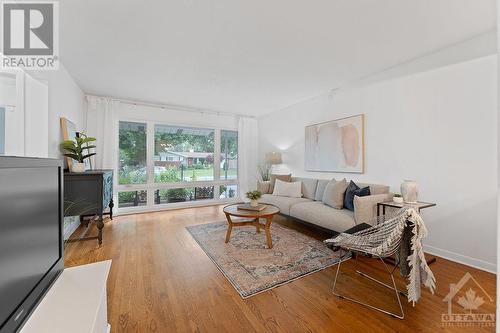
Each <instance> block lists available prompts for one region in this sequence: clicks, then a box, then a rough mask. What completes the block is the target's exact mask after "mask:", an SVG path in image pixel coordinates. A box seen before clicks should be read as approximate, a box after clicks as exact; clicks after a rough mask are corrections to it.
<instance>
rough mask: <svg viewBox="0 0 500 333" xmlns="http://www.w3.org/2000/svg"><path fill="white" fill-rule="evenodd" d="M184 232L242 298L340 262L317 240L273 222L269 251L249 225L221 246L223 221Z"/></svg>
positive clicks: (336, 254) (225, 229)
mask: <svg viewBox="0 0 500 333" xmlns="http://www.w3.org/2000/svg"><path fill="white" fill-rule="evenodd" d="M186 229H187V230H188V231H189V233H190V234H191V235H192V236H193V238H194V239H195V240H196V241H197V242H198V244H199V245H200V246H201V248H202V249H203V251H205V253H206V254H207V255H208V256H209V257H210V259H212V261H213V262H214V263H215V265H217V267H218V268H219V270H220V271H221V272H222V273H223V274H224V275H225V276H226V278H227V279H228V280H229V281H230V282H231V284H232V285H233V286H234V288H235V289H236V291H238V293H239V294H240V295H241V297H242V298H248V297H251V296H254V295H256V294H258V293H261V292H263V291H266V290H269V289H271V288H274V287H277V286H280V285H282V284H285V283H288V282H291V281H293V280H295V279H298V278H300V277H303V276H305V275H308V274H311V273H314V272H317V271H319V270H322V269H324V268H326V267H329V266H332V265H334V264H336V263H337V262H338V261H339V260H340V254H339V253H338V252H333V251H331V250H330V249H328V248H327V247H326V246H325V245H324V244H323V243H322V242H321V241H318V240H316V239H314V238H311V237H308V236H306V235H304V234H301V233H299V232H297V231H295V230H292V229H289V228H286V227H283V226H281V225H279V224H276V223H275V224H272V225H271V236H272V240H273V248H272V249H268V248H267V246H266V236H265V232H264V230H263V229H262V231H261V233H260V234H258V233H257V232H256V230H255V227H253V226H248V227H237V228H233V231H232V234H231V240H230V241H229V243H228V244H226V243H224V239H225V236H226V231H227V222H215V223H208V224H200V225H195V226H189V227H186ZM339 252H340V251H339Z"/></svg>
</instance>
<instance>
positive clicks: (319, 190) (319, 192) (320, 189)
mask: <svg viewBox="0 0 500 333" xmlns="http://www.w3.org/2000/svg"><path fill="white" fill-rule="evenodd" d="M332 180H333V181H335V178H333V179H332ZM329 182H330V180H329V179H318V185H317V186H316V193H315V194H314V200H316V201H323V194H324V193H325V187H326V185H328V183H329Z"/></svg>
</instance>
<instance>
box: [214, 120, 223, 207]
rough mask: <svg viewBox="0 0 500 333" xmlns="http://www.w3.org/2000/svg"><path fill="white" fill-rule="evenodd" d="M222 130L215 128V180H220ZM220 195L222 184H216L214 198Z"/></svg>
mask: <svg viewBox="0 0 500 333" xmlns="http://www.w3.org/2000/svg"><path fill="white" fill-rule="evenodd" d="M220 133H221V130H220V129H218V128H217V129H215V138H214V145H215V147H214V181H216V182H219V181H220V162H221V161H220V155H221V151H220V143H221V135H220ZM219 196H220V186H215V185H214V198H219Z"/></svg>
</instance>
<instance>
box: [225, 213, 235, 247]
mask: <svg viewBox="0 0 500 333" xmlns="http://www.w3.org/2000/svg"><path fill="white" fill-rule="evenodd" d="M226 219H227V233H226V243H229V239H230V238H231V231H232V230H233V221H231V216H230V215H229V214H226Z"/></svg>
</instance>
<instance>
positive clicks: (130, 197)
mask: <svg viewBox="0 0 500 333" xmlns="http://www.w3.org/2000/svg"><path fill="white" fill-rule="evenodd" d="M117 167H118V170H117V171H118V176H119V181H118V185H117V192H118V207H119V208H124V209H126V208H133V207H138V206H142V207H143V208H154V207H158V206H159V205H172V204H179V203H189V202H199V201H207V200H225V199H234V198H237V197H238V132H236V131H230V130H220V129H215V128H197V127H186V126H174V125H169V124H157V123H154V122H150V121H147V122H134V121H120V126H119V161H118V166H117Z"/></svg>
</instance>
